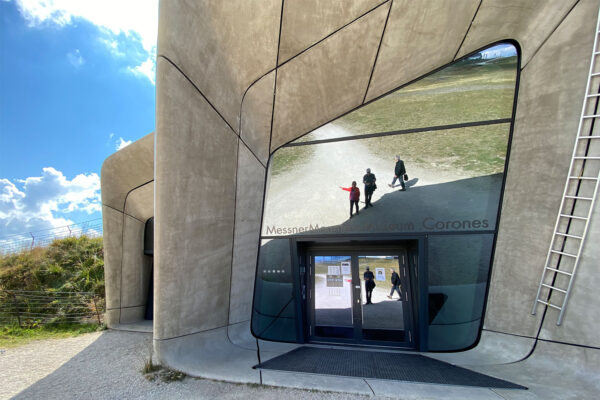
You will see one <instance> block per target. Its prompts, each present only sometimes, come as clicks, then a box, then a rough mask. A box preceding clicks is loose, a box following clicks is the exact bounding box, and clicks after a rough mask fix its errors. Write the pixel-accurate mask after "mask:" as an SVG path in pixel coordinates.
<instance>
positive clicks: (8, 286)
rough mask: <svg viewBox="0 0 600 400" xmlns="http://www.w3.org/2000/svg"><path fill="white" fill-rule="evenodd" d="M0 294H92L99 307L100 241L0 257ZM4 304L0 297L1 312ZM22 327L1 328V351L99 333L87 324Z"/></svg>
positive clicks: (62, 243)
mask: <svg viewBox="0 0 600 400" xmlns="http://www.w3.org/2000/svg"><path fill="white" fill-rule="evenodd" d="M0 290H26V291H59V292H94V293H95V294H97V295H98V296H99V297H100V299H101V300H100V301H99V303H98V305H99V306H101V305H102V302H103V299H104V260H103V249H102V238H93V239H92V238H88V237H85V236H82V237H79V238H67V239H60V240H55V241H54V242H53V243H52V244H51V245H50V246H48V247H45V248H34V249H33V250H31V251H22V252H20V253H17V254H9V255H3V256H2V255H0ZM3 300H4V301H6V298H5V297H1V296H0V308H2V301H3ZM38 307H41V308H43V307H44V306H42V305H39V306H38ZM50 309H53V310H56V308H52V307H50ZM13 322H15V321H13ZM15 323H16V322H15ZM24 325H25V327H23V328H19V327H18V326H14V325H8V326H3V327H0V348H6V347H15V346H20V345H23V344H26V343H28V342H30V341H32V340H40V339H49V338H64V337H71V336H77V335H79V334H82V333H87V332H94V331H96V330H98V329H102V327H101V326H98V324H89V323H88V324H83V323H58V324H56V323H54V324H50V325H44V326H40V325H37V322H36V321H26V322H24Z"/></svg>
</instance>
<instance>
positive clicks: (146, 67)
mask: <svg viewBox="0 0 600 400" xmlns="http://www.w3.org/2000/svg"><path fill="white" fill-rule="evenodd" d="M128 69H129V71H130V72H132V73H133V74H134V75H139V76H145V77H146V78H148V79H150V82H152V84H153V85H154V84H155V83H154V79H155V77H156V64H155V62H154V60H153V59H152V58H151V57H148V59H147V60H146V61H144V62H143V63H141V64H140V65H138V66H137V67H135V68H131V67H129V68H128Z"/></svg>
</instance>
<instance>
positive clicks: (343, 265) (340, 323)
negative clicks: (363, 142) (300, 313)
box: [314, 256, 353, 338]
mask: <svg viewBox="0 0 600 400" xmlns="http://www.w3.org/2000/svg"><path fill="white" fill-rule="evenodd" d="M314 266H315V274H314V297H315V335H316V336H328V337H343V338H351V337H352V335H353V319H352V268H351V258H350V256H315V258H314Z"/></svg>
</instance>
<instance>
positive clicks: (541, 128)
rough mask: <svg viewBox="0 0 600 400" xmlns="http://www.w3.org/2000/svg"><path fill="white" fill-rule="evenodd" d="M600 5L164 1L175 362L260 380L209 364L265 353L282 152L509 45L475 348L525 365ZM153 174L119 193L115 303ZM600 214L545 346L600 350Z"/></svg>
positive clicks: (163, 330)
mask: <svg viewBox="0 0 600 400" xmlns="http://www.w3.org/2000/svg"><path fill="white" fill-rule="evenodd" d="M342 4H343V5H342ZM598 6H599V2H598V1H597V0H579V1H576V0H569V1H545V0H535V1H527V2H524V1H517V0H508V1H506V0H485V1H478V0H465V1H461V2H448V1H442V0H436V1H426V2H425V1H422V2H415V1H409V0H393V1H392V0H389V1H375V0H356V1H353V2H349V4H346V3H342V2H325V1H319V0H310V1H302V0H286V1H285V2H283V1H282V0H278V1H277V0H262V1H260V4H257V3H256V2H248V1H244V0H237V1H233V2H167V1H162V2H161V4H160V21H159V38H158V43H159V44H158V61H157V115H156V121H157V131H156V132H157V133H156V135H157V137H156V148H155V150H156V203H155V211H156V213H155V214H156V215H155V268H156V275H155V276H156V279H155V321H154V338H155V349H156V350H157V353H158V356H159V358H160V359H161V360H162V361H163V362H164V363H166V364H168V365H170V366H172V367H174V368H179V369H183V370H186V371H188V372H192V373H194V374H197V375H203V376H209V375H210V376H211V377H217V378H219V377H220V378H225V379H227V378H229V379H239V380H245V381H253V380H256V379H257V374H258V373H257V372H256V371H247V370H246V369H244V371H245V372H243V373H242V374H241V375H239V376H240V377H239V378H232V376H231V373H230V374H229V375H227V373H226V372H227V371H224V372H223V374H224V375H223V376H221V375H219V373H218V372H214V373H211V372H207V371H209V369H208V367H206V365H209V364H210V365H212V366H214V365H215V364H214V362H212V361H211V362H210V363H208V364H203V363H207V361H206V359H202V356H200V354H202V353H201V351H200V350H198V349H200V348H206V347H207V346H209V347H210V346H216V347H218V348H221V349H228V350H223V352H230V353H231V352H233V353H235V351H234V350H232V349H237V352H238V355H239V358H240V360H242V359H243V360H244V361H240V364H239V365H240V368H247V367H248V368H249V366H251V365H252V364H253V363H256V358H255V355H254V352H255V351H254V349H255V347H256V343H253V341H252V340H248V338H247V336H248V329H247V326H248V320H249V319H250V312H251V310H250V305H251V299H252V287H253V279H254V273H255V263H256V253H257V249H258V240H259V230H260V219H261V214H262V210H261V205H262V201H263V196H264V194H263V185H264V182H265V177H266V170H265V169H266V165H267V160H268V157H269V155H270V154H271V153H272V152H273V151H275V150H276V149H277V148H278V147H280V146H281V145H283V144H285V143H287V142H289V141H291V140H293V139H295V138H297V137H299V136H301V135H303V134H305V133H307V132H308V131H310V130H312V129H314V128H316V127H318V126H320V125H322V124H324V123H326V122H328V121H331V120H332V119H335V118H336V117H338V116H339V115H341V114H343V113H345V112H348V111H350V110H351V109H353V108H355V107H357V106H360V105H361V104H363V103H365V102H368V101H369V100H371V99H374V98H377V97H378V96H381V95H383V94H385V93H387V92H388V91H390V90H392V89H395V88H397V87H399V86H401V85H404V84H407V83H409V82H410V81H412V80H414V79H416V78H418V77H419V76H421V75H423V74H426V73H428V72H430V71H432V70H434V69H436V68H439V67H442V66H444V65H445V64H447V63H449V62H452V61H453V60H456V59H457V58H460V57H461V56H463V55H465V54H468V53H470V52H473V51H476V50H478V49H480V48H482V47H484V46H487V45H489V44H492V43H493V42H496V41H499V40H507V39H511V40H514V41H516V42H517V43H518V45H519V46H520V48H521V52H522V65H521V67H522V71H521V81H520V87H519V92H518V104H517V108H516V122H515V126H514V133H513V141H512V149H511V153H510V162H509V167H508V175H507V178H506V191H505V194H504V199H503V204H502V216H501V219H500V226H499V234H498V239H497V246H496V252H495V259H494V265H493V270H492V278H491V284H490V288H489V299H488V304H487V309H486V316H485V326H484V329H485V330H484V334H483V336H482V340H481V342H480V345H479V346H478V347H477V348H476V349H474V350H472V351H471V353H469V352H467V353H469V354H487V355H488V356H486V357H489V354H492V353H493V352H494V351H496V352H497V353H498V352H499V349H501V348H506V349H509V350H506V351H501V353H502V354H496V355H495V356H494V357H496V358H495V360H496V362H508V361H516V360H518V359H520V358H522V357H525V356H526V355H527V354H528V353H529V351H530V349H531V347H532V345H533V343H534V341H535V339H536V338H538V330H539V329H540V323H541V321H542V319H541V318H542V315H543V313H541V312H540V313H538V314H537V315H536V316H532V315H531V314H530V311H531V307H532V304H533V301H534V298H535V294H536V290H537V285H538V282H539V278H540V275H541V273H542V269H543V266H544V259H545V256H546V252H547V250H548V245H549V243H550V239H551V235H552V231H553V227H554V222H555V218H556V214H557V212H558V208H559V205H560V200H561V199H560V196H561V193H562V186H563V184H564V182H565V178H566V175H567V173H568V168H569V159H570V155H571V152H572V147H573V143H574V140H575V136H576V134H577V126H578V121H579V116H580V112H581V105H582V99H583V95H584V92H585V82H586V75H587V71H588V68H589V59H590V54H591V51H592V43H593V40H594V29H595V23H596V16H597V11H598ZM144 140H146V138H144V139H142V141H144ZM142 141H140V142H142ZM136 145H137V144H136ZM132 146H133V145H132ZM139 146H140V147H139V148H140V149H141V148H142V147H143V145H141V144H140V145H139ZM134 149H136V148H135V147H131V151H132V152H133V151H134ZM125 150H127V149H125ZM125 150H123V151H125ZM136 151H137V150H136ZM139 151H140V152H143V151H146V150H139ZM120 153H121V152H119V153H117V155H115V157H120V156H119V154H120ZM146 153H147V151H146ZM123 157H125V156H123ZM142 158H143V159H145V160H147V159H148V158H147V157H146V156H140V159H142ZM109 160H110V159H109ZM109 160H107V163H108V164H109V165H111V164H113V163H114V164H115V165H117V162H116V161H115V162H113V161H110V162H109ZM105 168H106V166H105ZM105 168H103V176H102V179H103V202H104V185H105V172H104V169H105ZM120 175H122V173H115V174H114V179H115V180H118V179H122V178H121V176H120ZM144 177H145V178H148V179H151V176H148V177H146V176H145V175H144ZM145 178H144V179H145ZM111 179H112V178H111ZM144 179H142V178H141V177H140V179H139V180H136V181H135V183H134V182H132V183H130V182H129V181H128V182H127V183H122V184H121V183H118V184H117V183H115V186H118V188H119V190H116V189H115V190H114V192H110V193H107V195H106V199H107V200H106V203H105V204H108V203H110V204H113V203H114V202H115V201H116V203H118V205H117V206H115V205H111V207H112V208H107V207H105V209H106V210H107V212H106V213H105V215H104V219H105V237H106V239H105V240H106V243H107V246H108V247H107V259H108V261H107V297H108V298H110V306H109V307H110V309H111V310H112V309H117V308H119V307H121V309H122V304H121V303H122V302H123V301H124V299H125V296H123V297H120V296H116V295H115V291H117V290H118V289H119V288H122V286H119V279H120V278H121V276H119V275H118V272H117V271H116V270H114V265H116V263H118V262H120V261H121V260H120V259H119V258H118V257H117V256H116V253H118V251H119V246H121V244H122V243H123V242H124V241H125V240H126V239H125V238H124V237H123V238H121V237H120V236H119V234H120V233H119V229H121V232H123V233H124V234H126V235H131V237H133V236H134V234H133V233H129V228H127V229H122V227H121V225H119V224H123V223H124V222H122V221H123V218H121V214H122V213H123V211H124V210H125V209H126V207H125V205H124V204H123V203H122V201H123V193H124V191H125V190H130V189H131V188H132V187H135V184H138V185H139V184H141V183H142V181H143V180H144ZM106 181H107V182H108V179H106ZM140 196H141V197H143V196H142V195H140ZM130 197H131V195H130ZM115 199H116V200H115ZM119 201H121V202H120V203H119ZM116 203H115V204H116ZM119 207H120V208H119ZM134 208H135V206H133V205H132V206H131V209H132V210H133V209H134ZM598 219H599V217H598V206H597V205H596V210H595V214H594V220H593V222H592V227H591V230H590V232H589V237H588V240H587V243H586V245H585V247H584V250H583V254H584V255H583V258H582V263H581V266H580V275H579V276H578V277H577V280H576V282H575V287H574V291H573V295H572V299H571V303H570V305H569V308H568V310H567V313H566V317H565V320H564V323H563V325H562V326H556V324H555V322H556V317H557V316H556V315H555V313H554V310H549V311H548V312H547V313H546V317H545V320H544V323H543V327H541V328H542V330H541V335H540V336H539V339H543V340H555V341H560V342H564V343H572V344H579V345H586V346H593V347H596V348H597V347H599V346H600V342H598V338H597V335H596V332H597V331H598V330H599V329H600V322H599V321H598V320H597V319H595V318H593V317H592V315H593V313H594V312H595V310H597V309H598V307H599V306H600V299H599V298H598V297H597V296H593V295H592V293H593V288H595V287H598V285H599V284H600V274H599V273H598V271H597V269H596V270H595V269H594V267H595V266H596V265H597V264H598V260H599V254H598V250H597V249H596V248H595V247H594V246H593V244H594V243H597V242H598V241H599V240H600V232H599V229H598V225H599V224H600V222H599V220H598ZM127 220H128V219H127ZM119 221H121V222H119ZM107 227H108V228H109V230H108V229H107ZM117 228H119V229H117ZM107 232H115V234H114V237H110V238H108V237H107ZM128 237H129V236H128ZM136 262H137V261H136ZM109 271H110V272H109ZM109 287H110V289H109ZM123 288H124V286H123ZM134 297H135V296H134ZM120 302H121V303H120ZM240 332H245V336H246V337H245V338H244V337H243V336H244V334H240ZM494 332H499V334H498V335H500V336H494ZM504 334H505V335H504ZM499 337H500V339H499ZM490 338H493V339H490ZM511 341H512V342H511ZM507 343H512V345H510V346H507V345H506V344H507ZM234 344H235V345H234ZM203 346H204V347H203ZM232 346H235V347H232ZM540 348H544V346H540ZM490 349H491V350H490ZM196 351H198V353H195V352H196ZM590 351H594V350H590ZM230 353H227V354H230ZM191 354H197V355H198V357H196V356H192V355H191ZM223 354H225V353H223ZM206 357H208V358H210V357H211V356H210V355H207V356H206ZM492 358H493V357H492ZM202 365H204V366H205V367H206V368H205V367H203V366H202ZM214 370H215V371H217V370H218V368H216V367H215V368H214ZM229 372H230V371H229Z"/></svg>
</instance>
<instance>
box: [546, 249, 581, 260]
mask: <svg viewBox="0 0 600 400" xmlns="http://www.w3.org/2000/svg"><path fill="white" fill-rule="evenodd" d="M550 251H551V252H552V253H556V254H562V255H563V256H569V257H573V258H577V256H576V255H575V254H571V253H565V252H564V251H558V250H550Z"/></svg>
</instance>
